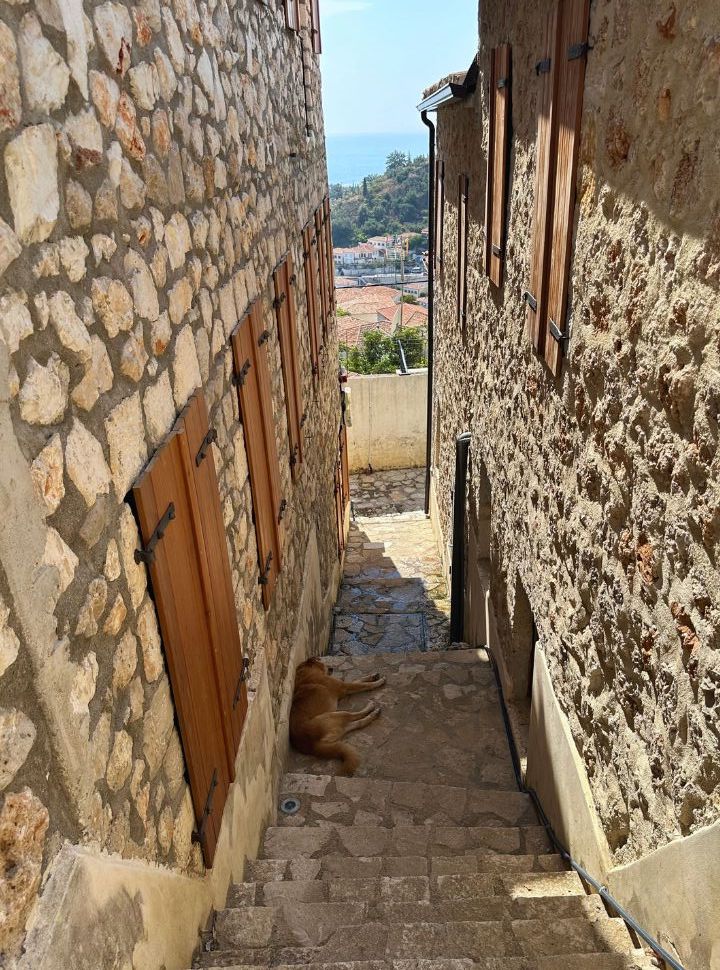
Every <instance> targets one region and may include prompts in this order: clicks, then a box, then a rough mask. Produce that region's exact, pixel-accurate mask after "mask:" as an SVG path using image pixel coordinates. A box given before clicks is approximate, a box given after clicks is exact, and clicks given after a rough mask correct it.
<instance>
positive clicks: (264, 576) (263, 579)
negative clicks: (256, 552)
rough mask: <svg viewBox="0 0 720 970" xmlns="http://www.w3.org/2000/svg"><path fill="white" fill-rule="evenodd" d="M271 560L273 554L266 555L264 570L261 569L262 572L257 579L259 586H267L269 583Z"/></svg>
mask: <svg viewBox="0 0 720 970" xmlns="http://www.w3.org/2000/svg"><path fill="white" fill-rule="evenodd" d="M272 558H273V554H272V553H271V552H269V553H268V554H267V559H266V560H265V569H263V571H262V572H261V573H260V577H259V578H258V585H259V586H267V584H268V583H269V582H270V569H271V566H270V564H271V563H272Z"/></svg>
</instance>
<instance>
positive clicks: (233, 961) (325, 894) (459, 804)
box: [194, 472, 652, 970]
mask: <svg viewBox="0 0 720 970" xmlns="http://www.w3.org/2000/svg"><path fill="white" fill-rule="evenodd" d="M416 479H417V481H416ZM418 482H419V473H410V472H401V473H397V472H388V473H382V474H375V475H372V476H371V475H367V476H360V477H359V478H357V479H356V480H354V481H353V483H352V488H353V491H352V495H353V504H354V507H355V515H356V517H355V519H354V521H353V523H352V526H351V532H350V540H349V543H348V548H347V555H346V561H345V572H344V579H343V585H342V588H341V594H340V598H339V601H338V605H337V608H336V614H335V626H334V633H333V643H332V649H331V653H332V654H334V655H335V656H331V657H329V658H328V660H327V663H328V666H329V667H330V668H331V669H332V672H333V674H334V675H335V676H339V677H341V678H342V679H348V680H354V679H367V678H368V677H369V676H371V675H373V674H378V675H380V676H382V677H383V678H385V685H384V686H383V687H382V688H381V689H380V690H378V691H377V692H374V693H373V695H372V696H373V699H374V700H377V703H379V704H380V705H381V708H382V714H381V716H380V717H379V718H378V719H377V720H376V721H374V722H373V723H372V724H371V725H370V726H369V727H367V728H366V729H364V730H362V731H358V732H357V733H356V734H353V735H352V736H351V737H350V740H351V742H352V744H353V745H354V746H355V747H356V748H357V749H358V751H359V752H360V755H361V758H362V762H361V765H360V767H359V769H358V771H357V774H356V776H355V777H352V778H348V777H343V776H341V775H339V774H338V765H337V763H335V762H327V761H321V760H316V759H313V758H311V757H308V756H304V755H300V754H297V753H294V752H291V755H290V758H289V762H288V764H287V772H286V774H285V775H284V777H283V780H282V783H281V788H280V794H279V798H278V811H277V818H276V821H275V824H274V825H272V826H271V827H269V828H268V829H267V831H266V833H265V838H264V843H263V846H262V849H261V853H260V858H258V859H257V860H254V861H252V860H251V861H249V862H248V865H247V868H246V877H245V878H246V880H247V881H246V882H244V883H243V884H241V885H237V886H235V887H233V888H232V889H231V891H230V894H229V896H228V900H227V904H226V906H227V908H225V909H224V910H222V911H219V912H217V913H216V914H215V918H214V921H213V926H212V930H211V932H209V933H208V934H206V936H205V938H204V943H203V949H202V952H200V953H199V954H198V955H197V957H196V961H195V964H194V965H195V967H234V968H240V967H249V966H263V967H269V966H273V967H277V966H286V965H287V966H290V965H301V964H313V965H316V966H324V967H326V968H328V970H329V968H331V967H333V968H340V967H344V968H346V970H386V968H391V967H392V968H393V970H415V968H421V967H422V968H425V970H431V968H432V970H471V968H478V970H500V968H502V970H571V968H572V970H577V968H584V967H587V968H590V967H592V968H593V970H616V968H617V970H620V968H637V970H641V968H643V970H645V968H650V967H651V966H652V964H651V963H650V961H649V959H648V958H647V956H646V955H645V954H644V952H643V951H642V950H640V949H637V948H636V947H635V945H634V943H633V941H632V940H631V938H630V936H629V934H628V931H627V930H626V928H625V925H624V923H623V922H622V921H621V920H619V919H612V918H610V917H609V916H608V914H607V913H606V911H605V909H604V908H603V905H602V902H601V900H600V898H599V896H597V895H594V896H589V895H586V893H585V890H584V887H583V885H582V883H581V881H580V879H579V878H578V876H577V875H576V874H575V873H573V872H568V871H565V869H566V867H565V865H564V863H563V860H562V858H561V857H560V856H559V855H557V854H555V853H553V851H552V850H551V844H550V842H549V839H548V836H547V834H546V831H545V829H544V828H543V827H542V826H541V825H540V824H539V823H538V819H537V817H536V814H535V810H534V808H533V805H532V802H531V800H530V798H529V796H528V795H526V794H524V793H522V792H520V791H518V789H517V784H516V781H515V776H514V772H513V768H512V762H511V757H510V753H509V748H508V741H507V737H506V734H505V730H504V725H503V718H502V712H501V706H500V702H499V697H498V693H497V689H496V685H495V679H494V674H493V670H492V666H491V664H490V662H489V659H488V657H487V655H486V653H485V651H483V650H482V649H480V650H477V649H447V648H448V647H449V642H448V641H449V634H448V603H447V597H446V590H445V587H444V584H443V580H442V575H441V566H440V561H439V558H438V555H437V550H436V548H435V544H434V539H433V534H432V530H431V527H430V524H429V522H428V521H427V520H426V518H425V516H424V514H423V513H422V511H421V509H420V508H418V497H420V501H421V499H422V491H421V489H420V487H419V484H418ZM359 508H360V509H361V511H362V514H361V515H359V514H358V509H359ZM388 508H392V510H393V511H392V513H388ZM439 650H443V651H445V652H444V653H443V654H442V656H439V655H438V653H437V651H439ZM433 651H435V652H433ZM364 703H365V701H364V699H362V698H360V699H358V700H355V701H354V702H353V703H352V704H351V705H350V706H352V707H359V706H362V705H363V704H364ZM344 706H345V707H347V706H348V705H344Z"/></svg>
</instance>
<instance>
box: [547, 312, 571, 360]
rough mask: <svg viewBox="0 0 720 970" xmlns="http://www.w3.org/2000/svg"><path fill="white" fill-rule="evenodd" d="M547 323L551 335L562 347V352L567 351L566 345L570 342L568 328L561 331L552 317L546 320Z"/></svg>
mask: <svg viewBox="0 0 720 970" xmlns="http://www.w3.org/2000/svg"><path fill="white" fill-rule="evenodd" d="M548 323H549V325H550V333H551V335H552V336H553V337H554V338H555V340H557V342H558V343H559V344H560V346H561V347H562V351H563V353H567V345H568V343H569V342H570V329H569V328H568V329H567V330H566V331H565V332H564V333H563V332H562V331H561V330H560V328H559V327H558V325H557V324H556V323H555V321H554V320H553V319H552V318H551V319H550V320H549V321H548Z"/></svg>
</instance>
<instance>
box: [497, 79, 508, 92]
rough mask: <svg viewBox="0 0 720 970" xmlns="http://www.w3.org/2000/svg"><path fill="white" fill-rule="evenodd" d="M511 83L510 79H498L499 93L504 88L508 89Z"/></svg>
mask: <svg viewBox="0 0 720 970" xmlns="http://www.w3.org/2000/svg"><path fill="white" fill-rule="evenodd" d="M509 83H510V78H509V77H501V78H498V80H497V89H498V91H502V89H503V88H506V87H507V86H508V84H509Z"/></svg>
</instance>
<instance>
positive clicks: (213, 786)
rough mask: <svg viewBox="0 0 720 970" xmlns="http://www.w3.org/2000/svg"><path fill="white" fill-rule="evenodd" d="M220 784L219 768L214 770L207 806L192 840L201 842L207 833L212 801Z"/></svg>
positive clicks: (206, 801)
mask: <svg viewBox="0 0 720 970" xmlns="http://www.w3.org/2000/svg"><path fill="white" fill-rule="evenodd" d="M217 786H218V776H217V768H216V769H215V771H213V776H212V781H211V782H210V790H209V791H208V794H207V798H206V799H205V808H204V809H203V813H202V818H201V819H200V824H199V825H198V827H197V832H193V834H192V841H193V842H201V841H202V839H203V837H204V835H205V826H206V825H207V820H208V819H209V818H210V815H211V814H212V802H213V795H214V794H215V789H216V788H217Z"/></svg>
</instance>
